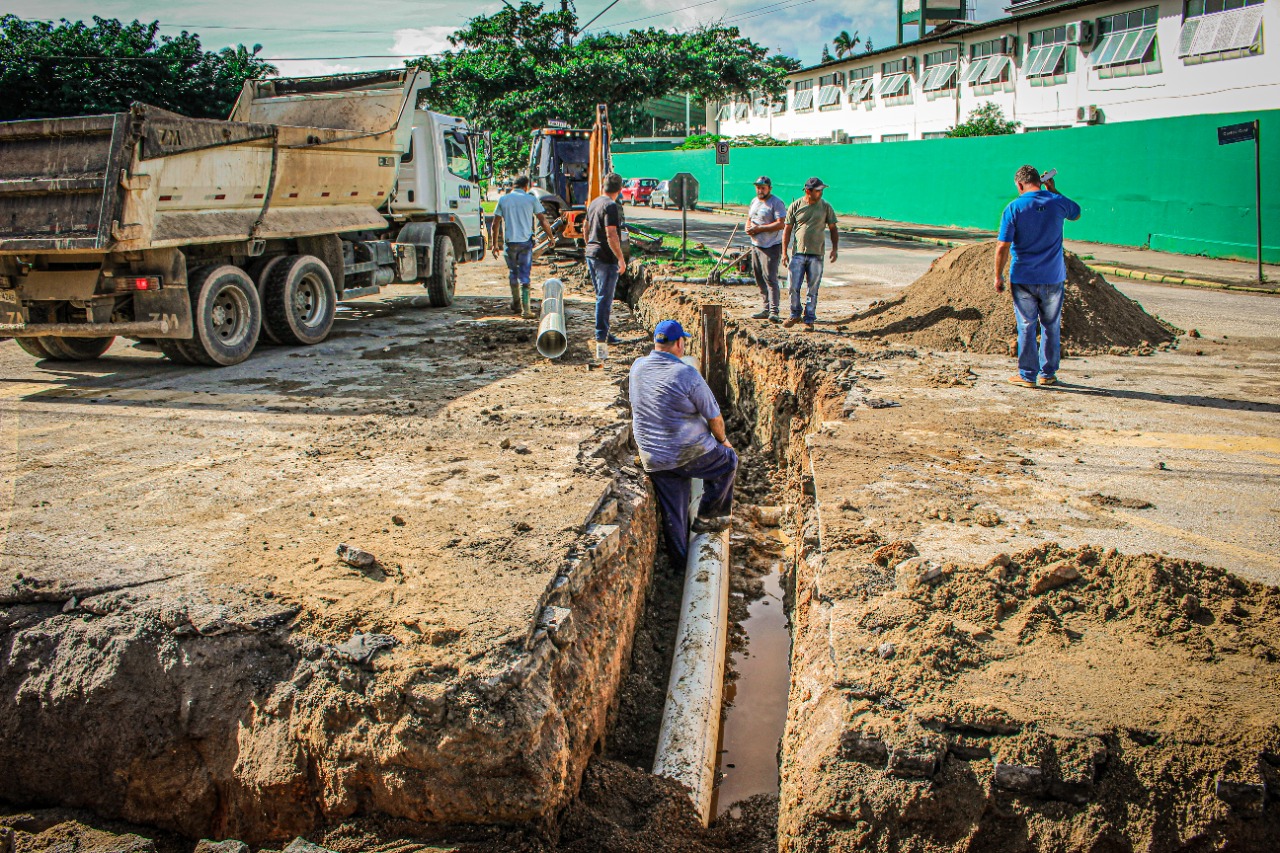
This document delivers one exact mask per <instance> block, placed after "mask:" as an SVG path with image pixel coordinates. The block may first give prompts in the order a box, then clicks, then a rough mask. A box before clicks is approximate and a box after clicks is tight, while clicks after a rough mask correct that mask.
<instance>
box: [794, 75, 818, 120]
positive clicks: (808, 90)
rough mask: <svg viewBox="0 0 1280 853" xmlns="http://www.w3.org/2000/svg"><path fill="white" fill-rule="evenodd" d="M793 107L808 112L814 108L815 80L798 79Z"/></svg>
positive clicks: (800, 111)
mask: <svg viewBox="0 0 1280 853" xmlns="http://www.w3.org/2000/svg"><path fill="white" fill-rule="evenodd" d="M791 106H792V109H794V110H795V111H796V112H798V113H804V112H808V111H809V110H812V109H813V81H812V80H797V81H796V98H795V101H794V102H793V103H792V105H791Z"/></svg>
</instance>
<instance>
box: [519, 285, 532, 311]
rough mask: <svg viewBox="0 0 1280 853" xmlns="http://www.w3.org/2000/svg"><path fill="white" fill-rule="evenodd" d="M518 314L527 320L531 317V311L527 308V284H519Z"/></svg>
mask: <svg viewBox="0 0 1280 853" xmlns="http://www.w3.org/2000/svg"><path fill="white" fill-rule="evenodd" d="M520 316H521V317H523V318H525V319H526V320H529V319H531V318H532V317H533V312H532V311H530V310H529V285H527V284H522V285H520Z"/></svg>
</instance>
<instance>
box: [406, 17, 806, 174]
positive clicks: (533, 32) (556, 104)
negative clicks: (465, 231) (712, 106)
mask: <svg viewBox="0 0 1280 853" xmlns="http://www.w3.org/2000/svg"><path fill="white" fill-rule="evenodd" d="M576 27H577V16H576V15H575V14H574V13H573V12H572V11H558V10H557V11H552V12H547V11H544V10H543V7H542V6H541V5H540V4H537V3H534V2H530V0H522V2H521V3H520V5H519V6H507V7H505V8H503V9H502V10H500V11H498V12H495V13H494V14H492V15H487V16H486V15H482V16H479V17H476V18H473V19H472V20H471V21H470V22H468V24H467V26H466V27H464V28H463V29H461V30H459V31H458V32H456V33H454V34H453V35H452V36H450V38H449V41H450V43H451V44H452V45H453V47H454V49H453V50H449V51H446V52H445V53H444V54H443V55H441V56H438V57H423V58H421V59H418V60H415V61H414V62H413V63H411V64H416V65H419V66H421V67H423V68H426V69H428V70H430V71H431V74H432V86H431V89H430V90H429V91H428V93H427V96H426V97H427V103H428V104H429V105H430V106H431V107H432V108H433V109H437V110H439V111H441V112H446V113H452V114H454V115H461V116H466V117H467V118H469V119H472V120H473V121H475V122H476V123H477V124H479V125H480V126H481V127H483V128H485V129H487V130H489V131H491V132H492V133H493V140H494V165H495V167H496V168H497V169H498V170H499V171H507V172H514V171H518V170H520V169H522V168H523V166H524V164H525V162H526V160H527V157H528V146H529V135H530V132H531V131H532V130H533V129H534V128H536V127H540V126H543V125H545V124H546V123H547V121H548V120H550V119H561V120H563V121H567V122H569V123H570V124H571V125H573V126H575V127H590V125H591V123H592V121H593V119H594V113H595V105H596V104H608V105H609V118H610V121H611V123H612V125H613V128H614V134H615V136H622V135H626V134H629V133H635V132H639V131H640V130H642V128H643V121H644V120H643V114H642V112H641V104H643V103H644V101H646V100H648V99H649V98H658V97H662V96H664V95H671V94H685V93H687V94H690V95H693V96H695V97H697V98H700V99H706V100H723V99H726V98H729V97H731V96H733V95H739V96H744V95H747V94H748V93H750V92H763V93H765V94H766V95H768V96H774V97H776V96H779V95H781V94H782V92H783V90H784V88H785V81H786V74H785V72H786V68H785V65H783V64H782V63H780V62H779V61H778V59H777V58H776V57H775V58H770V57H768V55H767V52H766V50H765V49H764V48H763V47H761V46H760V45H757V44H755V43H754V42H752V41H751V40H750V39H747V38H744V37H743V36H742V35H741V34H740V33H739V31H738V29H737V28H736V27H725V26H707V27H703V28H700V29H697V30H694V31H693V32H689V33H671V32H666V31H663V30H656V29H648V30H631V31H630V32H627V33H621V34H620V33H607V32H606V33H598V34H592V35H589V36H584V37H583V38H581V39H580V40H576V41H575V40H572V39H566V38H565V33H566V31H568V32H573V31H575V30H576Z"/></svg>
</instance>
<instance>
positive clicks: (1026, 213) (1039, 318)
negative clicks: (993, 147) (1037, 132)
mask: <svg viewBox="0 0 1280 853" xmlns="http://www.w3.org/2000/svg"><path fill="white" fill-rule="evenodd" d="M1014 183H1015V184H1017V185H1018V193H1019V195H1018V197H1017V198H1015V199H1014V200H1013V201H1011V202H1009V206H1008V207H1006V208H1005V209H1004V215H1003V216H1002V217H1001V218H1000V234H999V236H998V237H997V238H996V239H997V240H998V241H999V242H998V243H997V244H996V271H995V272H996V293H1003V292H1004V268H1005V264H1007V263H1009V256H1010V254H1011V253H1012V255H1013V265H1012V266H1011V267H1010V269H1009V283H1010V287H1009V289H1010V290H1011V291H1012V293H1013V314H1014V317H1015V318H1016V319H1017V323H1018V373H1017V375H1015V376H1011V377H1009V381H1010V382H1012V383H1013V384H1014V385H1020V386H1022V387H1024V388H1034V387H1035V386H1036V375H1037V373H1038V374H1039V377H1040V384H1041V385H1042V386H1049V385H1054V384H1056V383H1057V381H1058V363H1059V361H1060V359H1061V354H1062V344H1061V337H1062V297H1063V294H1064V293H1065V291H1066V281H1067V263H1066V259H1065V258H1064V257H1063V254H1062V223H1063V222H1065V221H1067V220H1070V221H1072V222H1074V221H1076V220H1077V219H1079V218H1080V205H1078V204H1076V203H1075V202H1074V201H1072V200H1071V199H1069V198H1067V197H1066V196H1064V195H1061V194H1060V193H1059V192H1058V190H1057V187H1056V186H1055V185H1054V182H1053V179H1052V178H1050V179H1049V180H1048V181H1046V182H1045V183H1044V184H1043V185H1042V184H1041V181H1040V173H1039V172H1038V171H1036V169H1035V167H1034V166H1023V167H1022V168H1020V169H1018V172H1017V174H1016V175H1015V176H1014ZM1037 332H1039V337H1040V346H1039V349H1038V350H1037V348H1036V333H1037Z"/></svg>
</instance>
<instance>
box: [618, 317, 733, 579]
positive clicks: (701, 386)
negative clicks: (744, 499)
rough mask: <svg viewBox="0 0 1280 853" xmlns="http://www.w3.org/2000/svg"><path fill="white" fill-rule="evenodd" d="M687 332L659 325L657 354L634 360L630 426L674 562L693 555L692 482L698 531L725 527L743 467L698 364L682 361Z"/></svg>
mask: <svg viewBox="0 0 1280 853" xmlns="http://www.w3.org/2000/svg"><path fill="white" fill-rule="evenodd" d="M687 337H689V335H688V334H687V333H686V332H685V330H684V328H683V327H682V326H681V325H680V324H679V323H678V322H677V321H675V320H663V321H662V322H661V323H659V324H658V326H657V328H656V329H654V331H653V352H651V353H649V354H648V355H647V356H644V357H643V358H638V359H636V361H635V363H634V364H633V365H631V378H630V383H629V385H628V391H629V396H630V399H631V432H632V435H633V436H635V440H636V446H637V447H639V448H640V461H641V463H642V464H643V465H644V470H645V471H646V472H647V473H648V475H649V479H650V480H652V481H653V488H654V491H655V492H657V495H658V505H659V506H660V507H662V521H663V534H664V536H665V538H666V542H667V554H668V555H669V556H670V557H671V561H672V564H673V565H675V566H683V565H684V564H685V562H686V560H687V559H688V556H689V555H688V548H689V541H688V539H689V527H690V525H689V499H690V489H691V488H692V486H691V481H692V480H693V479H695V478H696V479H700V480H702V481H703V491H702V503H701V504H700V505H699V507H698V517H697V518H696V519H694V522H693V530H695V531H697V532H699V533H702V532H707V531H711V530H723V529H724V527H725V526H726V525H727V524H728V523H729V518H728V517H729V510H730V509H731V507H732V506H733V480H734V477H735V475H736V474H737V471H738V454H737V453H735V452H734V450H733V445H732V444H730V443H729V437H728V436H727V435H726V434H725V431H724V418H723V417H722V416H721V414H720V406H719V405H718V404H717V403H716V398H715V395H713V394H712V393H711V388H710V387H709V386H708V385H707V383H706V380H704V379H703V378H702V375H701V374H700V373H698V371H697V368H695V367H693V366H691V365H688V364H685V363H684V362H683V361H681V358H682V357H683V356H684V340H685V338H687Z"/></svg>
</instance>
